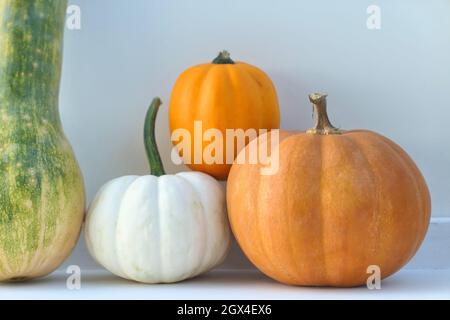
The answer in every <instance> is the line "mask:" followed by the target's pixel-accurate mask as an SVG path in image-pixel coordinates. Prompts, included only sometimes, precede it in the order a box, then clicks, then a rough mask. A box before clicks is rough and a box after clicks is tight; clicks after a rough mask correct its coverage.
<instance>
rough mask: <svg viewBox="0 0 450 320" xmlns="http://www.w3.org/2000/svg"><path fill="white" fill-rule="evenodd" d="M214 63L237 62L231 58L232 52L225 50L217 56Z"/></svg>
mask: <svg viewBox="0 0 450 320" xmlns="http://www.w3.org/2000/svg"><path fill="white" fill-rule="evenodd" d="M212 63H213V64H235V62H234V61H233V60H232V59H231V58H230V53H229V52H228V51H227V50H223V51H222V52H220V53H219V55H218V56H217V58H215V59H214V60H213V62H212Z"/></svg>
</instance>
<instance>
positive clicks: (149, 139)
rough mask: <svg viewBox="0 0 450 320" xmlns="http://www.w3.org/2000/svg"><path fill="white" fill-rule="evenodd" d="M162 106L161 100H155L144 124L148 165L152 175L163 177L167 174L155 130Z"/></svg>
mask: <svg viewBox="0 0 450 320" xmlns="http://www.w3.org/2000/svg"><path fill="white" fill-rule="evenodd" d="M161 105H162V101H161V99H160V98H155V99H153V101H152V103H151V104H150V107H149V108H148V111H147V116H146V117H145V123H144V144H145V151H146V152H147V158H148V163H149V165H150V171H151V174H152V175H154V176H157V177H161V176H163V175H165V174H166V172H165V171H164V165H163V163H162V160H161V156H160V154H159V150H158V145H157V144H156V136H155V131H156V130H155V128H156V117H157V116H158V111H159V107H160V106H161Z"/></svg>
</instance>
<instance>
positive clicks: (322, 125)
mask: <svg viewBox="0 0 450 320" xmlns="http://www.w3.org/2000/svg"><path fill="white" fill-rule="evenodd" d="M309 100H310V101H311V103H312V104H313V112H314V119H315V125H314V128H312V129H310V130H308V131H307V133H310V134H320V135H330V134H342V133H343V131H342V130H340V129H338V128H335V127H334V126H333V125H332V124H331V122H330V119H329V118H328V113H327V95H326V94H323V93H314V94H311V95H310V96H309Z"/></svg>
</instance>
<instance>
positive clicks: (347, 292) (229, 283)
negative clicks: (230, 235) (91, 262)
mask: <svg viewBox="0 0 450 320" xmlns="http://www.w3.org/2000/svg"><path fill="white" fill-rule="evenodd" d="M66 279H67V275H66V274H65V273H64V272H62V271H58V272H55V273H53V274H52V275H51V276H49V277H46V278H43V279H39V280H35V281H32V282H25V283H7V284H0V299H150V300H152V299H187V300H196V299H213V300H215V299H236V300H245V299H249V300H253V299H257V300H258V299H268V300H271V299H287V300H288V299H352V300H354V299H450V270H402V271H400V272H399V273H397V274H395V275H394V276H391V277H390V278H388V279H385V280H384V281H383V282H382V288H381V290H368V289H367V288H365V287H362V288H351V289H333V288H302V287H290V286H286V285H282V284H279V283H276V282H274V281H272V280H270V279H268V278H267V277H265V276H264V275H262V274H261V273H259V272H258V271H251V270H243V271H238V270H234V271H225V270H223V271H219V270H218V271H213V272H210V273H208V274H206V275H203V276H201V277H198V278H195V279H192V280H188V281H185V282H182V283H178V284H171V285H144V284H138V283H134V282H130V281H126V280H122V279H120V278H117V277H115V276H113V275H111V274H110V273H108V272H106V271H103V270H90V271H84V272H83V273H82V278H81V279H82V280H81V289H80V290H69V289H67V287H66Z"/></svg>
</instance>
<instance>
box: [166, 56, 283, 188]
mask: <svg viewBox="0 0 450 320" xmlns="http://www.w3.org/2000/svg"><path fill="white" fill-rule="evenodd" d="M230 61H232V60H230ZM195 121H202V129H203V132H205V131H206V130H208V129H218V130H220V132H221V133H222V135H223V137H224V144H223V161H222V164H220V163H213V164H208V163H207V162H206V161H205V159H203V157H202V158H201V160H202V161H201V162H200V163H194V152H195V149H194V142H193V140H194V139H193V138H192V141H191V142H192V143H191V157H192V159H190V161H188V162H190V164H189V163H187V165H188V166H189V167H190V168H191V169H193V170H195V171H201V172H204V173H207V174H209V175H212V176H213V177H215V178H216V179H220V180H225V179H226V178H227V176H228V173H229V171H230V168H231V163H228V164H227V161H226V148H227V145H226V141H225V140H226V139H225V135H226V129H243V130H247V129H256V130H258V131H259V129H277V128H279V126H280V111H279V106H278V98H277V94H276V91H275V87H274V85H273V83H272V81H271V80H270V78H269V77H268V76H267V75H266V74H265V73H264V72H263V71H262V70H260V69H258V68H257V67H254V66H252V65H250V64H247V63H243V62H236V63H234V62H233V63H232V64H215V63H210V64H202V65H198V66H195V67H192V68H190V69H188V70H186V71H185V72H183V73H182V74H181V76H180V77H179V78H178V80H177V81H176V84H175V86H174V88H173V91H172V97H171V101H170V106H169V126H170V131H171V133H173V132H174V131H175V130H176V129H186V130H188V132H189V133H190V134H191V137H194V122H195ZM258 133H259V132H258ZM178 142H179V141H178ZM178 142H177V141H174V144H177V143H178ZM209 144H210V142H209V141H203V143H202V146H201V149H200V150H201V151H202V152H203V150H204V149H205V148H206V147H207V145H209ZM231 147H233V146H231ZM234 150H235V153H234V154H235V155H237V153H238V152H239V151H240V150H237V149H236V148H234Z"/></svg>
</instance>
